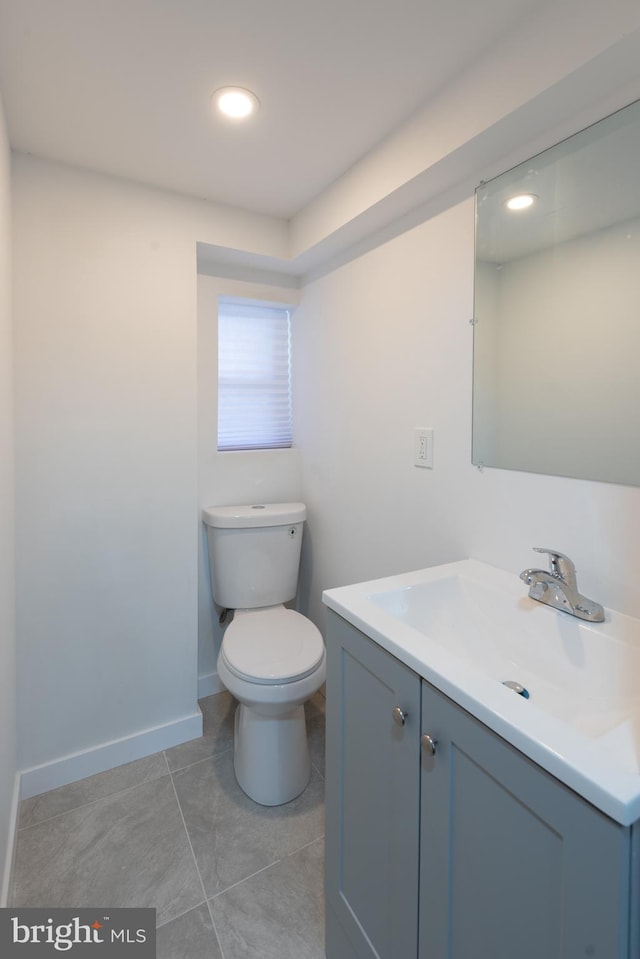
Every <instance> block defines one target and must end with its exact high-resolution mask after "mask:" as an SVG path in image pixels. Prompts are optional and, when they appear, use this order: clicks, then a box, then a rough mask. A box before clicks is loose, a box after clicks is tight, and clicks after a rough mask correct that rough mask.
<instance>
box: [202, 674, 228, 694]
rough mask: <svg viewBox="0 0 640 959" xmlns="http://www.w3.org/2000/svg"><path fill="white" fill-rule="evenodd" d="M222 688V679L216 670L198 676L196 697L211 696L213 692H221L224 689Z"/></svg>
mask: <svg viewBox="0 0 640 959" xmlns="http://www.w3.org/2000/svg"><path fill="white" fill-rule="evenodd" d="M224 688H225V687H224V686H223V684H222V680H221V679H220V677H219V676H218V674H217V673H216V672H213V673H206V675H204V676H198V699H204V698H205V697H206V696H213V695H214V693H221V692H223V691H224Z"/></svg>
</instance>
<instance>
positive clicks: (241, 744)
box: [202, 503, 326, 806]
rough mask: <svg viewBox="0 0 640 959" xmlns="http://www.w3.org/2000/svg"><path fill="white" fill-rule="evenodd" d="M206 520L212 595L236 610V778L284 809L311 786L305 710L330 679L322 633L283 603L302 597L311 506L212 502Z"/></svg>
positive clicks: (232, 659) (232, 682)
mask: <svg viewBox="0 0 640 959" xmlns="http://www.w3.org/2000/svg"><path fill="white" fill-rule="evenodd" d="M202 516H203V520H204V523H205V525H206V527H207V539H208V543H209V565H210V569H211V588H212V592H213V598H214V600H215V602H216V603H217V605H218V606H220V607H222V608H223V609H230V610H234V616H233V622H232V623H231V624H230V625H229V626H228V627H227V629H226V630H225V634H224V639H223V641H222V646H221V648H220V653H219V655H218V675H219V677H220V679H221V680H222V682H223V683H224V685H225V686H226V688H227V689H228V690H229V692H230V693H232V695H233V696H235V697H236V699H237V700H238V701H239V706H238V708H237V710H236V716H235V737H234V767H235V773H236V778H237V780H238V783H239V785H240V786H241V788H242V789H243V790H244V792H245V793H246V794H247V795H248V796H250V797H251V799H254V800H255V801H256V802H258V803H261V804H262V805H263V806H279V805H281V804H282V803H286V802H289V801H290V800H291V799H294V798H295V797H296V796H298V795H299V794H300V793H301V792H302V791H303V790H304V789H305V787H306V786H307V783H308V782H309V777H310V775H311V761H310V759H309V746H308V743H307V730H306V725H305V716H304V705H303V704H304V702H305V701H306V700H307V699H309V698H310V697H311V696H313V694H314V693H315V692H316V690H318V689H319V688H320V686H321V685H322V683H323V682H324V680H325V676H326V661H325V649H324V643H323V641H322V636H321V634H320V631H319V630H318V629H317V628H316V627H315V626H314V625H313V623H312V622H311V621H310V620H308V619H306V618H305V617H304V616H302V615H301V614H300V613H297V612H295V611H294V610H292V609H288V608H286V607H285V606H284V605H283V603H286V602H287V601H288V600H291V599H293V598H294V597H295V595H296V591H297V584H298V567H299V565H300V548H301V545H302V529H303V524H304V520H305V518H306V507H305V506H304V504H303V503H268V504H261V505H256V506H210V507H208V508H207V509H205V510H203V514H202Z"/></svg>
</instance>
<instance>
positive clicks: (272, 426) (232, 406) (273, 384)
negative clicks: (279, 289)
mask: <svg viewBox="0 0 640 959" xmlns="http://www.w3.org/2000/svg"><path fill="white" fill-rule="evenodd" d="M291 443H292V427H291V329H290V312H289V310H287V309H279V308H276V307H267V306H261V305H259V304H255V303H253V304H248V303H247V302H246V301H243V300H220V301H219V303H218V449H219V450H256V449H278V448H283V447H289V446H291Z"/></svg>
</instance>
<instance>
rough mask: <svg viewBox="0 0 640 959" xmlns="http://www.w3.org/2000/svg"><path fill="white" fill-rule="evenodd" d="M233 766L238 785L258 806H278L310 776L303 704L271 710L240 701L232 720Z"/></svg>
mask: <svg viewBox="0 0 640 959" xmlns="http://www.w3.org/2000/svg"><path fill="white" fill-rule="evenodd" d="M234 728H235V734H234V742H233V753H234V762H233V764H234V769H235V774H236V779H237V780H238V785H239V786H240V788H241V789H242V790H243V792H245V793H246V794H247V796H249V798H250V799H253V800H254V802H257V803H260V805H261V806H280V805H282V804H283V803H287V802H290V801H291V800H292V799H295V797H296V796H299V795H300V793H301V792H303V791H304V790H305V789H306V787H307V785H308V783H309V779H310V777H311V760H310V758H309V745H308V742H307V727H306V723H305V715H304V706H301V705H296V706H291V707H289V708H288V709H287V708H285V709H284V710H282V711H280V710H278V711H277V715H275V714H272V713H271V710H269V709H264V708H263V709H260V707H258V708H255V707H253V706H246V705H245V704H244V703H239V704H238V707H237V709H236V715H235V720H234Z"/></svg>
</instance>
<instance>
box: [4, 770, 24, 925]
mask: <svg viewBox="0 0 640 959" xmlns="http://www.w3.org/2000/svg"><path fill="white" fill-rule="evenodd" d="M19 815H20V773H16V774H15V777H14V781H13V797H12V799H11V812H10V815H9V833H8V835H7V848H6V851H5V858H4V870H3V873H2V886H1V887H0V907H1V908H3V909H4V908H6V907H7V906H8V905H9V894H10V892H11V882H12V879H13V864H14V862H15V859H16V842H17V840H18V816H19Z"/></svg>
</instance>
